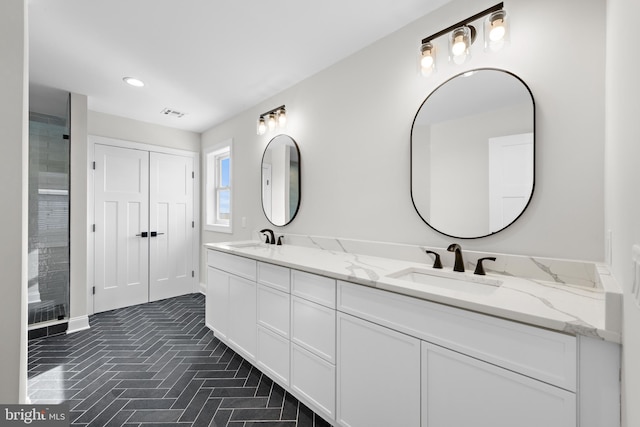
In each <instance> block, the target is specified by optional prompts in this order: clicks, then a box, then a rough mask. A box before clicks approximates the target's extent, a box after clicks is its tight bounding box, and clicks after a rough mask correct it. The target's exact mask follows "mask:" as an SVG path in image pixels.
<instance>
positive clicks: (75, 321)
mask: <svg viewBox="0 0 640 427" xmlns="http://www.w3.org/2000/svg"><path fill="white" fill-rule="evenodd" d="M89 328H90V326H89V316H78V317H72V318H71V319H69V327H68V328H67V334H72V333H74V332H80V331H84V330H85V329H89Z"/></svg>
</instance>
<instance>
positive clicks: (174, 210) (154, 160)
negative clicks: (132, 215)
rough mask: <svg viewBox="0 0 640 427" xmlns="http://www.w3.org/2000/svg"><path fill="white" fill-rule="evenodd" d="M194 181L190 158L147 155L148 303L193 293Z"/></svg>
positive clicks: (191, 159)
mask: <svg viewBox="0 0 640 427" xmlns="http://www.w3.org/2000/svg"><path fill="white" fill-rule="evenodd" d="M193 181H194V178H193V158H191V157H184V156H178V155H173V154H163V153H151V154H150V180H149V186H150V187H149V188H150V190H149V231H150V235H149V250H150V252H149V260H150V261H149V263H150V269H149V300H150V301H157V300H160V299H165V298H171V297H175V296H178V295H184V294H188V293H191V292H193V283H194V279H193V277H192V270H193V250H192V248H193V232H194V229H193V185H194V184H193Z"/></svg>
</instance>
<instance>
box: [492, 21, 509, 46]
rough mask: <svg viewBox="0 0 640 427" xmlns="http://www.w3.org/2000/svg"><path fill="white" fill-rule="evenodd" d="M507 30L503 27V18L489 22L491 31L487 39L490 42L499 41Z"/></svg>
mask: <svg viewBox="0 0 640 427" xmlns="http://www.w3.org/2000/svg"><path fill="white" fill-rule="evenodd" d="M506 32H507V30H506V28H505V27H504V19H502V18H499V19H496V20H494V21H492V22H491V31H489V40H491V41H492V42H497V41H500V40H502V39H503V38H504V35H505V34H506Z"/></svg>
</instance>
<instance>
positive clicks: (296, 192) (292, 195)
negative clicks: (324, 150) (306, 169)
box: [262, 135, 300, 226]
mask: <svg viewBox="0 0 640 427" xmlns="http://www.w3.org/2000/svg"><path fill="white" fill-rule="evenodd" d="M299 206H300V150H299V149H298V144H296V142H295V141H294V140H293V138H291V137H290V136H289V135H278V136H276V137H274V138H273V139H272V140H271V141H269V144H268V145H267V148H265V150H264V154H263V155H262V209H263V211H264V214H265V216H266V217H267V219H268V220H269V222H270V223H271V224H273V225H276V226H283V225H287V224H289V223H290V222H291V221H292V220H293V218H294V217H295V216H296V214H297V213H298V207H299Z"/></svg>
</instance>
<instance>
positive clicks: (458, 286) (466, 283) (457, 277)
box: [387, 267, 502, 294]
mask: <svg viewBox="0 0 640 427" xmlns="http://www.w3.org/2000/svg"><path fill="white" fill-rule="evenodd" d="M387 277H390V278H393V279H398V280H403V281H406V282H411V283H414V284H419V285H426V286H434V287H437V288H441V289H448V290H451V291H458V292H465V293H470V294H488V293H491V292H493V291H495V289H496V288H497V287H499V286H501V285H502V281H501V280H498V279H494V278H492V277H486V276H479V275H473V274H470V273H458V272H448V271H438V270H429V269H426V268H418V267H411V268H406V269H404V270H400V271H398V272H396V273H392V274H389V275H388V276H387Z"/></svg>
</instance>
